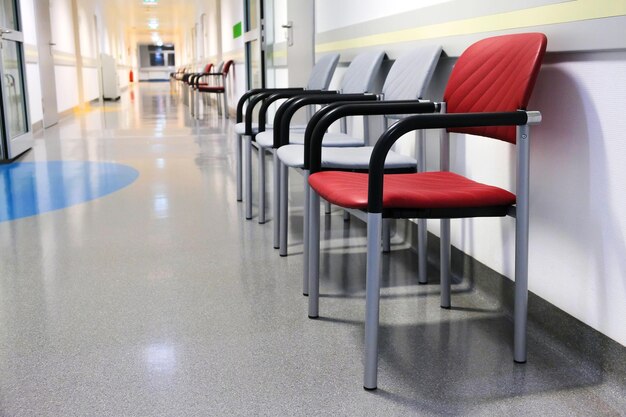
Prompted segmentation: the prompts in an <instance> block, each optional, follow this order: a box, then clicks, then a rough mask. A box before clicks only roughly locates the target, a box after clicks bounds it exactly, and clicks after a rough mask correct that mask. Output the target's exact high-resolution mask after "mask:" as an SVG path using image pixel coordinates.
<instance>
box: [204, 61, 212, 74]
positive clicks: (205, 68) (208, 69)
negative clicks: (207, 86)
mask: <svg viewBox="0 0 626 417" xmlns="http://www.w3.org/2000/svg"><path fill="white" fill-rule="evenodd" d="M212 68H213V64H211V63H208V64H206V65H205V66H204V71H203V73H204V74H208V73H209V72H211V69H212Z"/></svg>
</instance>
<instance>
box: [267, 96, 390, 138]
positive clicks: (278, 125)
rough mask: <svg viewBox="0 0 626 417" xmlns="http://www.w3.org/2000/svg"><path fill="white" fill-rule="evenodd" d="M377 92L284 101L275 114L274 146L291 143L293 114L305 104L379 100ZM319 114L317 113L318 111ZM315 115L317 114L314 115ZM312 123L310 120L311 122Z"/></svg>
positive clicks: (297, 98) (301, 97)
mask: <svg viewBox="0 0 626 417" xmlns="http://www.w3.org/2000/svg"><path fill="white" fill-rule="evenodd" d="M379 99H380V96H379V95H377V94H370V93H365V94H335V95H327V94H324V95H312V96H300V97H294V98H291V99H289V100H287V101H286V102H284V103H283V104H282V105H281V106H280V107H279V108H278V111H277V112H276V115H275V116H274V144H273V147H274V148H280V147H281V146H283V145H287V144H289V125H290V124H291V119H292V118H293V115H294V114H295V113H296V111H298V110H299V109H301V108H302V107H304V106H309V105H313V104H332V103H337V102H343V103H345V102H357V101H358V102H363V101H366V102H373V101H375V100H379ZM316 114H317V113H316ZM313 117H315V115H314V116H313ZM309 123H310V122H309Z"/></svg>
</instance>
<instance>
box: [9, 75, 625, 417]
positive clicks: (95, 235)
mask: <svg viewBox="0 0 626 417" xmlns="http://www.w3.org/2000/svg"><path fill="white" fill-rule="evenodd" d="M186 110H187V109H186V107H184V106H183V105H182V104H181V103H180V100H179V98H178V96H177V95H176V94H173V93H172V92H171V91H170V87H169V85H168V84H158V83H150V84H141V85H140V86H138V87H135V88H134V89H133V90H130V91H127V92H126V93H125V94H124V96H123V98H122V100H121V102H119V103H106V104H104V106H99V105H93V106H91V107H90V108H86V109H83V110H82V111H81V112H80V113H78V114H76V115H75V116H73V117H70V118H68V119H66V120H64V121H62V122H61V123H60V124H59V125H58V126H55V127H53V128H51V129H48V130H46V131H45V133H44V134H42V135H40V137H39V138H38V139H37V140H36V146H35V148H34V149H33V151H31V152H30V153H29V154H27V155H26V157H25V158H24V161H26V162H34V161H36V162H45V161H53V160H64V161H94V162H109V163H118V164H123V165H127V166H129V167H132V168H133V169H135V170H137V172H138V173H139V176H138V177H137V179H136V180H135V181H134V182H133V183H132V184H130V185H128V186H127V187H125V188H122V189H120V190H118V191H116V192H114V193H111V194H108V195H106V196H103V197H102V198H98V199H94V200H91V201H87V202H84V203H81V204H76V205H73V206H71V207H67V208H65V209H62V210H56V211H49V212H45V213H41V214H39V215H36V216H31V217H25V218H21V219H18V220H14V221H7V222H2V223H0V241H1V242H2V248H3V250H2V252H1V253H0V268H1V270H2V274H0V416H11V417H14V416H187V415H188V416H257V415H259V416H260V415H264V416H265V415H266V416H297V415H328V416H340V415H355V416H365V415H372V416H391V415H403V416H406V415H411V416H413V415H416V416H417V415H476V416H479V415H480V416H482V415H498V416H500V415H524V416H534V415H537V416H539V415H541V416H546V415H549V416H592V415H607V416H613V415H620V414H624V412H625V411H624V410H626V395H625V394H626V389H625V386H624V380H623V379H621V376H620V375H615V374H610V373H607V372H606V371H604V370H603V367H602V366H601V365H602V364H600V363H599V362H598V360H597V358H594V357H580V356H577V355H574V354H572V352H570V351H569V350H568V348H567V346H561V345H556V344H554V343H552V342H551V341H550V338H549V337H546V336H545V335H542V334H538V333H532V332H531V334H530V341H529V362H528V363H527V364H526V365H515V364H514V363H513V361H512V359H511V358H512V354H511V349H512V347H511V322H510V320H509V318H508V317H506V316H505V315H504V314H503V313H502V312H501V310H500V309H499V305H498V302H497V301H494V300H491V299H488V298H486V297H484V296H483V295H482V294H480V293H477V292H476V291H474V290H473V289H471V288H469V287H468V286H467V285H465V284H463V283H461V284H459V285H457V286H456V287H455V289H454V292H453V303H454V306H455V307H454V308H453V309H451V310H442V309H440V308H439V292H438V286H437V285H436V278H435V277H436V274H437V271H436V270H434V269H433V270H431V271H429V273H430V274H431V277H432V278H433V279H432V282H433V284H431V285H426V286H418V285H417V282H416V279H415V274H414V271H415V266H416V260H415V256H414V254H413V253H412V252H411V251H410V250H408V249H407V248H406V247H405V246H404V245H403V244H402V242H395V244H394V251H393V253H392V254H391V255H390V256H385V262H384V270H385V281H384V283H383V287H384V288H383V299H382V304H381V325H382V328H381V356H380V359H381V361H380V362H381V363H380V378H379V386H380V389H379V390H378V391H377V392H365V391H364V390H363V389H362V388H361V378H362V366H361V358H362V348H363V325H362V323H363V322H362V320H363V312H364V292H363V287H364V284H363V276H364V268H365V239H364V228H363V225H362V224H360V222H358V221H357V220H352V221H350V222H344V221H343V218H342V214H341V213H340V212H339V211H334V212H333V213H332V214H331V215H330V216H327V217H325V218H324V220H323V223H322V224H323V236H324V238H325V239H326V240H325V243H324V249H323V254H322V273H323V276H322V299H321V310H320V314H321V318H320V319H319V320H316V321H312V320H309V319H308V318H307V316H306V303H307V300H306V298H304V297H302V296H301V295H300V294H301V281H300V276H301V275H300V274H301V262H302V256H301V251H302V248H301V241H302V236H301V229H300V228H298V227H294V228H293V230H292V235H291V237H290V239H291V240H290V242H291V246H290V248H289V251H290V254H291V256H288V257H286V258H280V257H279V256H278V254H277V252H276V251H275V250H274V249H273V248H272V223H271V220H270V221H269V222H268V223H267V224H266V225H263V226H260V225H258V224H257V223H256V221H245V220H244V215H243V207H242V205H241V204H240V203H236V201H235V199H236V198H235V178H234V162H235V161H234V142H233V141H232V139H231V138H232V136H231V135H232V126H231V124H230V123H226V122H224V121H223V120H222V119H220V118H218V117H217V115H215V114H214V113H210V114H208V115H207V117H206V118H205V120H203V121H199V122H198V121H192V120H190V119H189V117H188V116H187V112H186ZM297 178H298V177H297V175H294V178H293V181H292V184H293V185H294V186H293V187H292V195H291V197H292V202H293V207H292V212H291V213H292V214H291V216H292V218H291V220H293V221H294V222H295V221H301V217H302V212H301V209H300V208H299V207H298V206H297V204H298V202H300V201H302V200H301V193H302V189H301V187H299V186H298V184H300V181H298V180H297ZM268 180H269V181H271V179H268ZM270 183H271V182H270ZM269 201H271V198H270V199H269Z"/></svg>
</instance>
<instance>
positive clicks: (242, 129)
mask: <svg viewBox="0 0 626 417" xmlns="http://www.w3.org/2000/svg"><path fill="white" fill-rule="evenodd" d="M273 127H274V125H272V124H271V123H267V124H266V125H265V130H270V129H272V128H273ZM305 129H306V125H294V126H292V127H291V130H293V131H294V132H297V131H300V130H301V131H304V130H305ZM258 131H259V124H258V123H252V132H253V133H255V134H256V133H257V132H258ZM235 133H236V134H237V135H243V134H244V133H246V124H245V123H243V122H241V123H237V124H235ZM270 146H271V145H270Z"/></svg>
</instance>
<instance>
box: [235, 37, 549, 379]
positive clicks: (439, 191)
mask: <svg viewBox="0 0 626 417" xmlns="http://www.w3.org/2000/svg"><path fill="white" fill-rule="evenodd" d="M546 44H547V40H546V37H545V35H543V34H540V33H525V34H515V35H504V36H496V37H492V38H487V39H483V40H481V41H478V42H476V43H475V44H473V45H471V46H470V47H469V48H467V49H466V51H465V52H464V53H463V54H462V55H461V56H460V57H459V59H458V60H457V62H456V64H455V66H454V68H453V70H452V73H451V75H450V78H449V80H448V83H447V85H446V89H445V93H444V98H443V101H442V102H440V103H437V102H432V101H426V100H421V98H422V95H423V93H424V91H425V89H426V86H427V84H428V81H429V79H430V77H431V76H432V73H433V71H434V68H435V67H436V63H437V60H438V58H439V56H440V53H441V48H440V47H439V46H427V47H421V48H417V49H416V50H415V51H413V52H412V53H409V54H406V56H402V57H400V58H398V59H397V60H396V62H395V63H394V65H393V67H392V69H391V70H390V72H389V74H388V76H387V78H386V81H385V86H384V88H383V95H376V94H371V93H368V91H370V88H371V85H370V84H369V83H371V77H372V74H373V73H375V71H377V67H379V66H380V63H381V62H382V59H383V56H384V54H383V53H378V54H377V53H371V52H370V53H364V54H360V55H358V56H357V57H356V58H355V59H354V60H353V62H352V64H351V66H350V67H349V68H348V70H347V72H346V74H345V76H344V79H343V81H342V89H343V91H327V90H326V88H327V87H328V83H326V84H325V85H324V83H321V84H317V85H313V86H315V87H320V86H321V87H324V88H316V89H313V88H308V89H293V88H288V89H257V90H251V91H249V92H247V93H245V94H244V95H243V97H242V98H241V100H240V101H239V103H238V106H237V122H238V123H237V125H236V128H235V130H236V133H237V136H238V137H237V144H238V145H237V162H238V164H237V197H238V200H241V198H242V180H243V178H242V168H243V164H242V152H241V150H242V138H245V141H246V147H245V149H246V160H245V162H246V168H247V171H246V178H245V191H246V195H245V197H246V217H247V218H249V217H251V216H250V214H251V213H250V212H249V210H248V205H249V204H250V202H251V200H250V198H251V177H250V175H251V169H250V166H251V163H250V161H251V159H250V157H251V147H252V143H254V142H256V145H257V148H258V149H259V156H260V160H263V159H264V158H263V155H264V152H265V151H266V150H270V151H271V152H272V153H273V154H274V162H275V163H274V166H275V169H276V170H278V171H276V172H277V174H278V175H277V176H276V177H275V178H277V177H278V179H279V182H278V183H276V181H275V185H274V187H275V196H276V195H278V197H279V200H278V201H276V200H275V204H274V210H276V208H277V207H278V208H279V212H278V213H275V216H276V217H274V221H275V222H276V223H277V224H278V228H276V225H275V229H274V230H275V236H274V246H275V247H276V246H279V248H280V247H281V244H282V243H286V238H283V233H285V232H286V226H287V212H286V208H285V206H286V204H287V193H286V186H287V171H286V169H287V167H296V168H300V169H301V170H302V172H303V176H304V179H305V185H306V189H305V199H306V201H305V224H304V233H305V236H304V239H305V240H304V243H305V251H304V261H303V269H304V271H303V292H304V293H305V294H308V295H309V311H308V315H309V317H311V318H316V317H318V315H319V253H320V237H319V218H320V217H319V216H320V198H323V199H325V200H326V201H328V202H330V203H332V204H335V205H337V206H339V207H341V208H344V209H347V210H350V211H351V213H354V214H357V215H358V216H359V217H361V218H363V219H364V220H366V222H367V273H366V314H365V371H364V387H365V388H366V389H375V388H376V387H377V372H378V315H379V300H380V268H381V252H382V249H383V247H384V246H387V245H386V244H385V243H384V241H385V240H386V238H387V237H388V234H385V233H383V226H384V224H385V221H386V220H387V219H392V218H416V219H419V223H418V228H419V231H420V233H419V236H418V240H419V243H418V250H419V273H418V274H419V282H420V283H424V282H426V268H425V267H426V259H425V258H426V257H425V247H426V245H425V239H426V227H425V219H440V222H441V228H440V234H441V241H440V245H441V247H440V251H441V260H440V262H441V265H440V286H441V306H442V307H443V308H449V307H450V305H451V300H450V220H451V219H453V218H471V217H501V216H507V215H510V216H512V217H514V218H515V219H516V232H515V235H516V236H515V240H516V250H515V312H514V360H515V361H516V362H525V361H526V316H527V294H528V204H529V195H528V194H529V184H528V183H529V175H528V174H529V173H528V169H529V139H530V131H529V126H530V125H532V124H536V123H539V122H540V120H541V115H540V114H539V113H538V112H532V111H526V108H527V105H528V101H529V98H530V95H531V92H532V89H533V86H534V84H535V80H536V78H537V74H538V72H539V68H540V66H541V61H542V59H543V55H544V53H545V49H546ZM326 59H328V60H329V61H330V62H333V60H337V59H338V57H336V58H335V57H332V59H331V58H326V57H324V58H323V59H321V60H320V62H322V61H324V62H325V63H326V64H327V62H326ZM318 64H319V62H318ZM352 65H355V67H354V71H353V72H354V75H353V76H352V75H351V76H350V77H348V74H349V73H351V72H352V71H351V69H352ZM335 66H336V63H335ZM357 66H358V67H357ZM329 67H331V66H329V65H327V68H326V73H325V74H326V75H328V72H329V71H330V73H331V74H332V71H333V70H334V66H332V70H329ZM317 68H318V67H317V65H316V67H315V68H314V70H313V72H312V77H311V78H313V74H315V73H317ZM368 70H371V71H372V72H371V73H369V74H368ZM320 71H321V70H320ZM329 77H330V76H329ZM346 77H348V80H346ZM352 77H354V78H352ZM368 77H370V78H369V79H368ZM324 81H326V80H324ZM352 83H354V84H352ZM309 84H310V85H309V87H311V81H310V82H309ZM353 85H356V86H357V87H354V89H350V88H349V87H348V86H350V87H352V86H353ZM280 99H286V101H285V102H284V103H283V104H282V105H281V106H280V107H279V108H278V111H277V112H276V115H275V116H274V122H273V125H272V126H271V128H270V126H268V125H267V124H266V117H267V116H266V112H267V108H268V106H269V105H270V104H271V103H272V102H275V101H277V100H280ZM256 105H260V111H259V116H258V120H257V123H256V124H255V123H254V121H253V117H252V115H253V114H254V112H253V111H252V110H253V109H254V107H255V106H256ZM312 105H325V107H323V108H322V109H321V110H319V111H318V112H316V113H315V114H314V115H313V116H312V118H311V119H310V121H309V123H308V124H307V126H306V127H305V128H304V130H303V128H302V127H292V126H290V123H289V122H290V119H291V117H292V116H293V114H294V113H295V112H296V111H297V109H299V108H302V107H307V106H312ZM244 108H245V120H244ZM369 115H382V116H384V117H385V118H386V120H397V121H396V122H395V123H394V124H393V125H391V126H390V127H388V129H387V130H386V131H385V132H384V133H383V135H382V136H381V137H380V138H379V140H378V141H377V142H376V144H375V145H374V146H373V147H367V146H364V140H363V139H362V138H360V139H361V140H360V141H357V140H354V139H355V138H351V137H350V136H349V135H347V134H346V133H345V129H342V133H341V134H340V138H339V137H338V138H336V141H333V140H331V138H334V137H333V135H334V134H329V133H328V128H329V127H330V126H331V125H332V124H333V123H334V122H336V121H338V120H342V119H344V118H345V117H347V116H369ZM425 129H439V130H441V131H442V137H441V140H440V152H441V161H440V170H439V171H435V172H432V171H431V172H425V171H424V160H423V159H424V158H423V146H418V148H422V150H421V151H420V155H419V157H418V158H417V159H418V160H415V159H413V158H409V157H406V156H403V155H400V154H395V153H393V151H391V148H392V146H393V144H394V143H395V141H396V140H397V139H398V138H400V137H401V136H403V135H404V134H406V133H409V132H412V131H421V130H425ZM449 133H462V134H473V135H479V136H483V137H486V138H493V139H498V140H503V141H506V142H509V143H511V144H514V145H516V150H517V180H516V181H517V184H516V194H517V195H515V194H513V193H511V192H509V191H507V190H504V189H501V188H497V187H493V186H490V185H486V184H481V183H478V182H475V181H472V180H470V179H468V178H465V177H463V176H461V175H457V174H455V173H452V172H450V171H449V169H450V161H449V152H450V151H449V147H450V146H449V143H450V142H449ZM270 138H271V140H269V139H270ZM418 138H419V141H418V142H423V141H424V136H423V135H418ZM342 139H345V140H346V142H345V143H340V142H341V140H342ZM350 140H354V141H353V142H352V143H350V145H346V143H348V142H349V141H350ZM260 141H261V142H262V143H261V144H259V142H260ZM325 141H328V143H325ZM418 145H423V144H422V143H418ZM418 162H419V163H418ZM261 165H264V164H262V163H259V166H261ZM262 170H264V169H263V168H259V174H260V175H259V180H260V181H261V178H262V177H261V175H263V174H264V172H261V171H262ZM260 188H264V187H263V186H261V187H260ZM260 191H263V190H262V189H260ZM276 191H280V192H276ZM259 194H261V192H260V193H259ZM263 205H264V201H263ZM263 205H261V203H260V204H259V210H262V209H263ZM250 208H251V207H250ZM263 220H264V219H263ZM277 220H278V221H277ZM283 239H284V242H283ZM277 240H278V242H277ZM284 249H286V245H285V247H284ZM385 249H388V248H385ZM281 254H283V255H284V254H286V252H285V253H282V251H281Z"/></svg>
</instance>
